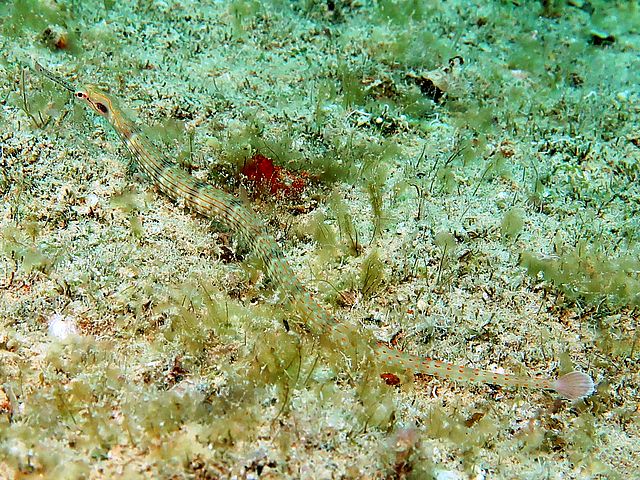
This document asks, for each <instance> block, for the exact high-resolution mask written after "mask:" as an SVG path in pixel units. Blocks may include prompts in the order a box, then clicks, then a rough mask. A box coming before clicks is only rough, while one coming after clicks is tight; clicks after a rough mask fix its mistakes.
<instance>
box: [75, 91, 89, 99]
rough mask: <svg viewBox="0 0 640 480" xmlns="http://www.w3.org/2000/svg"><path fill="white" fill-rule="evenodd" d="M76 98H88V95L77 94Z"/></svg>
mask: <svg viewBox="0 0 640 480" xmlns="http://www.w3.org/2000/svg"><path fill="white" fill-rule="evenodd" d="M76 97H78V98H87V94H86V93H84V92H76Z"/></svg>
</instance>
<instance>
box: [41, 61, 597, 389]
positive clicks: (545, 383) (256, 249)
mask: <svg viewBox="0 0 640 480" xmlns="http://www.w3.org/2000/svg"><path fill="white" fill-rule="evenodd" d="M35 68H36V70H37V71H38V72H40V73H42V74H43V75H45V76H47V77H48V78H49V79H51V80H53V81H55V82H57V83H59V84H60V85H62V86H63V87H64V88H66V89H67V90H71V91H73V94H74V96H75V98H77V99H78V100H80V101H83V102H84V103H86V104H87V105H88V106H89V107H90V108H91V109H92V110H93V111H95V112H96V113H97V114H98V115H100V116H102V117H104V118H105V119H106V120H107V121H108V122H109V124H110V125H111V126H112V127H113V129H114V130H115V132H116V133H117V134H118V136H119V137H120V139H121V140H122V142H123V143H124V144H125V146H126V147H127V149H128V150H129V152H130V153H131V155H132V157H133V159H134V160H135V161H136V162H137V163H138V165H139V167H140V169H141V170H142V171H144V172H145V174H146V175H147V176H148V177H149V179H150V180H151V181H152V182H153V183H154V184H155V185H156V187H157V188H158V190H160V191H161V192H162V193H163V194H165V195H166V196H168V197H170V198H172V199H173V200H176V201H181V202H184V203H185V204H186V205H187V206H188V207H189V208H191V209H192V210H195V211H196V212H198V213H199V214H201V215H203V216H206V217H210V218H215V219H216V220H218V221H221V222H222V223H223V224H225V225H227V226H228V227H229V228H230V229H231V230H232V231H234V232H235V233H236V235H238V236H239V237H241V239H242V240H243V241H244V242H245V243H246V245H247V246H248V247H249V248H250V249H251V250H252V251H253V253H254V254H255V255H256V256H257V257H259V258H260V260H261V261H262V262H263V264H264V269H265V273H266V274H267V275H268V277H269V278H270V279H271V281H272V282H274V284H275V285H277V287H278V288H279V289H280V291H281V292H282V294H283V297H284V298H285V299H286V301H287V302H288V303H289V304H290V305H291V306H292V307H293V308H294V310H295V311H296V312H297V313H298V315H299V317H300V318H301V321H302V323H303V327H304V328H306V329H308V330H309V331H310V332H311V333H312V334H314V335H316V336H318V337H319V338H320V339H321V340H322V341H327V342H329V344H330V345H331V347H332V348H334V349H336V350H338V351H346V350H347V349H349V348H351V347H353V346H354V345H352V344H353V343H354V339H357V342H356V343H357V344H358V345H356V347H359V346H360V345H364V346H366V348H368V349H369V352H363V353H364V355H366V356H367V357H368V358H371V359H373V360H375V361H376V362H379V363H380V364H381V367H382V368H383V369H384V368H388V369H390V370H394V371H409V372H414V373H424V374H428V375H434V376H437V377H440V378H446V379H451V380H455V381H463V382H479V383H489V384H494V385H502V386H509V387H525V388H531V389H545V390H553V391H556V392H557V393H559V394H560V395H562V396H564V397H566V398H568V399H578V398H582V397H585V396H587V395H590V394H591V393H592V392H593V388H594V385H593V381H592V379H591V378H590V377H589V376H588V375H586V374H584V373H581V372H571V373H568V374H566V375H564V376H562V377H560V378H558V379H551V378H544V377H527V376H518V375H509V374H505V373H497V372H491V371H488V370H480V369H474V368H470V367H465V366H458V365H454V364H451V363H447V362H442V361H439V360H434V359H431V358H425V357H419V356H416V355H412V354H408V353H403V352H400V351H397V350H394V349H392V348H390V347H388V346H386V345H383V344H380V343H378V342H376V341H375V340H374V339H373V338H372V337H371V336H369V335H367V334H365V333H363V332H358V331H356V329H355V327H353V326H352V325H349V324H347V323H341V322H337V321H335V319H334V317H333V316H332V315H330V314H329V313H328V312H327V310H325V309H324V308H322V307H321V306H320V305H319V304H318V303H317V302H316V301H315V300H314V299H313V297H312V296H311V294H310V293H309V291H308V290H307V289H306V288H305V287H304V285H302V283H301V282H300V280H299V279H298V277H297V276H296V275H295V273H294V272H293V270H292V268H291V267H290V266H289V264H288V263H287V261H286V260H285V258H284V256H283V253H282V250H281V249H280V247H279V245H278V244H277V242H276V241H275V239H274V238H273V236H272V235H271V234H270V233H269V232H268V230H267V228H266V226H265V225H264V223H263V222H262V221H261V220H260V219H259V218H258V217H257V215H256V214H255V213H254V212H253V211H252V210H251V209H250V208H248V207H246V206H245V205H243V204H242V203H241V201H240V200H238V199H237V198H236V197H234V196H232V195H230V194H228V193H226V192H223V191H222V190H219V189H216V188H214V187H213V186H211V185H208V184H206V183H203V182H201V181H199V180H197V179H195V178H194V177H193V176H192V175H190V174H189V173H187V172H186V171H185V170H183V169H181V168H180V167H179V166H178V165H177V164H176V162H174V161H173V160H171V159H170V158H168V157H167V156H166V155H165V154H163V153H162V152H160V151H159V150H158V149H157V148H156V147H155V146H154V145H153V144H152V142H150V141H149V140H148V139H147V138H146V137H145V136H144V134H142V132H141V130H140V128H138V127H137V126H136V125H135V124H134V123H133V122H132V121H130V120H129V119H127V118H126V116H125V115H124V114H123V113H122V112H121V111H120V110H119V109H118V107H117V106H116V105H115V103H114V102H113V101H112V100H111V99H110V97H108V96H107V95H106V94H105V93H103V92H101V91H99V90H98V89H97V88H95V87H93V86H87V87H86V88H84V89H79V90H75V89H72V87H71V86H70V85H69V84H68V83H67V82H65V81H64V80H62V79H59V78H58V77H57V76H55V75H54V74H53V73H51V72H49V71H48V70H46V69H44V68H43V67H42V66H40V65H39V64H36V67H35Z"/></svg>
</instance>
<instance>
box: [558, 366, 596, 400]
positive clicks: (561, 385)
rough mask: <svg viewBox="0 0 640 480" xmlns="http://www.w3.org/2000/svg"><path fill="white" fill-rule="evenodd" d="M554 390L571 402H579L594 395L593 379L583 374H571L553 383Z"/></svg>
mask: <svg viewBox="0 0 640 480" xmlns="http://www.w3.org/2000/svg"><path fill="white" fill-rule="evenodd" d="M553 389H554V390H555V391H556V392H558V393H559V394H560V395H562V396H563V397H565V398H568V399H569V400H578V399H580V398H584V397H588V396H589V395H591V394H592V393H593V390H594V385H593V380H592V379H591V377H590V376H589V375H587V374H585V373H582V372H571V373H567V374H566V375H563V376H562V377H560V378H558V379H557V380H556V381H555V382H553Z"/></svg>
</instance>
